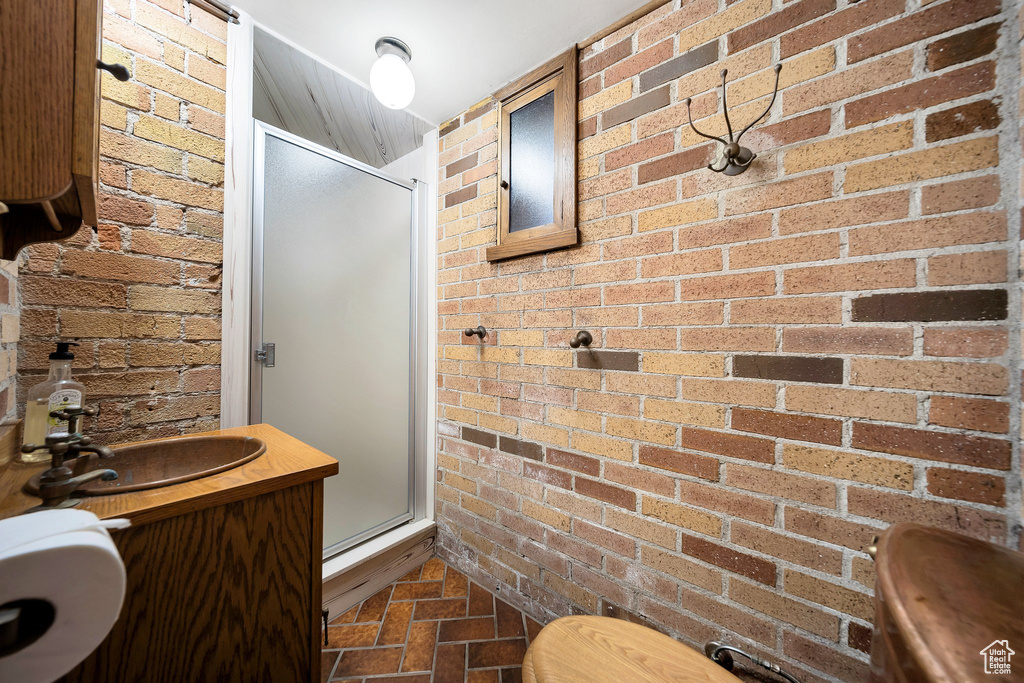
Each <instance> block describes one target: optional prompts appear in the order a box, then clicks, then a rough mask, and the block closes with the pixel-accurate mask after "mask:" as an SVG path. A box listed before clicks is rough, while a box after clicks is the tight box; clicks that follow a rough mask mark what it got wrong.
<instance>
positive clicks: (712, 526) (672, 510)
mask: <svg viewBox="0 0 1024 683" xmlns="http://www.w3.org/2000/svg"><path fill="white" fill-rule="evenodd" d="M642 511H643V513H644V514H645V515H647V516H648V517H654V518H656V519H660V520H661V521H663V522H668V523H669V524H673V525H675V526H678V527H682V528H684V529H690V530H691V531H696V532H697V533H700V534H706V535H708V536H714V537H716V538H718V537H720V536H721V535H722V519H721V518H720V517H718V516H716V515H713V514H711V513H708V512H704V511H702V510H698V509H696V508H692V507H690V506H688V505H679V504H678V503H671V502H668V501H665V500H660V499H658V498H651V497H650V496H644V497H643V502H642Z"/></svg>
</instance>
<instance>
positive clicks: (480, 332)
mask: <svg viewBox="0 0 1024 683" xmlns="http://www.w3.org/2000/svg"><path fill="white" fill-rule="evenodd" d="M462 334H464V335H466V336H467V337H480V339H483V338H484V337H486V336H487V328H486V327H484V326H483V325H480V326H478V327H471V328H469V329H468V330H463V332H462Z"/></svg>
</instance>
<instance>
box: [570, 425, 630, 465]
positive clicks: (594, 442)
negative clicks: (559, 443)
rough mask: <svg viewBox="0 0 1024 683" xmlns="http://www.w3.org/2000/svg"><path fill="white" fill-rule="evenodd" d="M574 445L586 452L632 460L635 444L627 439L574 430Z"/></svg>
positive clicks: (575, 447)
mask: <svg viewBox="0 0 1024 683" xmlns="http://www.w3.org/2000/svg"><path fill="white" fill-rule="evenodd" d="M571 444H572V447H573V448H574V449H576V450H578V451H583V452H584V453H591V454H593V455H603V456H605V457H607V458H614V459H615V460H632V459H633V446H632V445H631V444H629V443H627V442H625V441H619V440H617V439H609V438H606V437H603V436H595V435H593V434H586V433H583V432H573V434H572V442H571Z"/></svg>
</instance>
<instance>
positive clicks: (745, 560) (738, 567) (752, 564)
mask: <svg viewBox="0 0 1024 683" xmlns="http://www.w3.org/2000/svg"><path fill="white" fill-rule="evenodd" d="M682 551H683V552H684V553H686V554H687V555H691V556H693V557H696V558H697V559H700V560H704V561H705V562H707V563H709V564H713V565H715V566H716V567H721V568H722V569H728V570H729V571H731V572H735V573H737V574H741V575H742V576H746V577H747V578H750V579H753V580H754V581H759V582H761V583H764V584H767V585H769V586H774V585H775V563H774V562H769V561H768V560H763V559H761V558H759V557H754V556H753V555H747V554H746V553H741V552H739V551H738V550H734V549H732V548H727V547H725V546H721V545H718V544H717V543H712V542H711V541H705V540H704V539H702V538H697V537H695V536H690V535H688V534H683V544H682Z"/></svg>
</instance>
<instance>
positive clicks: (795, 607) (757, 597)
mask: <svg viewBox="0 0 1024 683" xmlns="http://www.w3.org/2000/svg"><path fill="white" fill-rule="evenodd" d="M729 597H730V598H731V599H732V600H735V601H736V602H739V603H740V604H743V605H746V606H747V607H751V608H753V609H755V610H757V611H759V612H761V613H763V614H767V615H769V616H772V617H775V618H776V619H780V620H782V621H784V622H786V623H789V624H793V625H794V626H797V627H798V628H802V629H804V630H805V631H809V632H811V633H814V634H816V635H819V636H822V637H824V638H828V639H829V640H832V641H834V642H837V641H838V640H839V617H836V616H834V615H831V614H826V613H825V612H822V611H821V610H817V609H814V608H813V607H808V606H807V605H805V604H803V603H801V602H797V601H796V600H791V599H789V598H787V597H784V596H782V595H779V594H778V593H774V592H772V591H770V590H765V589H764V588H761V587H759V586H756V585H754V584H751V583H746V582H744V581H740V580H738V579H735V578H732V577H730V579H729Z"/></svg>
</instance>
